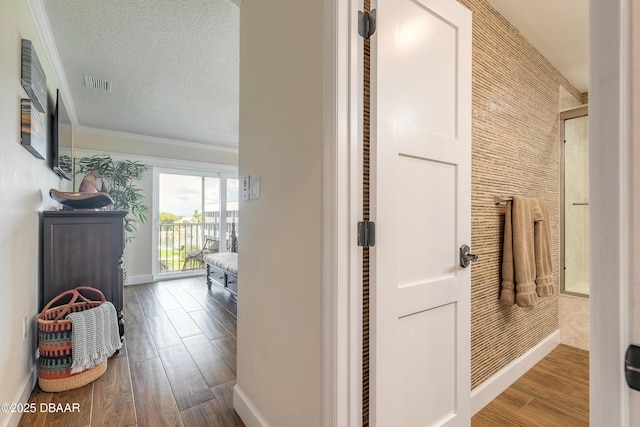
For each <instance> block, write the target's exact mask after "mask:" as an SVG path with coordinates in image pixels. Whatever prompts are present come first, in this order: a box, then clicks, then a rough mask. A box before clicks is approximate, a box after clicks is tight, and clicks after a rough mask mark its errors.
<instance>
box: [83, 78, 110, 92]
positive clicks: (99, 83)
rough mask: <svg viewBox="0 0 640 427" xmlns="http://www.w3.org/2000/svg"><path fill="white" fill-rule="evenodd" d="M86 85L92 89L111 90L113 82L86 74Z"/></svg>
mask: <svg viewBox="0 0 640 427" xmlns="http://www.w3.org/2000/svg"><path fill="white" fill-rule="evenodd" d="M84 85H85V86H86V87H88V88H91V89H98V90H103V91H105V92H111V82H110V81H107V80H104V79H99V78H97V77H90V76H84Z"/></svg>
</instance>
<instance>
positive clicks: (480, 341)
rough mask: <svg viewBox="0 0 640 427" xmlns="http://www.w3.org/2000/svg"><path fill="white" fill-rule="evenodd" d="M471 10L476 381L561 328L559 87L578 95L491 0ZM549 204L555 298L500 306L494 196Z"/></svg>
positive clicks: (474, 3) (498, 217)
mask: <svg viewBox="0 0 640 427" xmlns="http://www.w3.org/2000/svg"><path fill="white" fill-rule="evenodd" d="M459 2H460V3H462V4H464V5H465V6H467V7H468V8H469V9H471V11H472V12H473V71H472V79H473V83H472V101H473V118H472V120H473V121H472V129H473V130H472V189H471V190H472V193H471V197H472V239H471V240H472V247H473V250H474V252H475V253H477V254H478V255H479V261H478V262H477V263H475V264H474V265H473V270H472V276H471V277H472V279H471V282H472V283H471V301H472V308H471V351H472V357H471V383H472V384H471V385H472V388H475V387H476V386H478V385H479V384H481V383H482V382H483V381H485V380H487V379H488V378H489V377H491V376H492V375H493V374H495V373H496V372H498V371H499V370H500V369H501V368H503V367H504V366H505V365H507V364H508V363H509V362H511V361H513V360H515V359H516V358H518V357H520V356H521V355H523V354H524V353H525V352H527V351H528V350H529V349H531V348H532V347H534V346H535V345H536V344H537V343H539V342H540V341H541V340H542V339H543V338H545V337H547V336H548V335H549V334H551V333H552V332H554V331H555V330H557V329H558V292H559V278H560V276H559V245H560V240H559V239H560V210H559V208H560V147H559V142H558V141H559V139H558V138H559V120H558V113H559V101H560V100H559V87H560V85H561V84H562V85H563V86H564V87H565V88H567V89H568V90H569V92H570V93H571V94H572V95H573V96H574V97H575V98H576V99H581V94H580V93H579V92H578V91H577V90H576V89H575V88H573V87H572V86H571V84H570V83H568V82H567V81H566V79H565V78H564V77H563V76H562V75H560V73H559V72H558V71H557V70H556V69H555V68H554V67H553V66H552V65H551V64H550V63H549V62H548V61H547V60H546V59H545V58H544V57H543V56H542V55H541V54H540V53H539V52H538V51H537V50H536V49H535V48H534V47H533V46H532V45H531V44H530V43H529V42H528V41H527V40H526V39H525V38H524V37H523V36H522V35H520V33H519V32H518V31H517V30H516V29H515V28H514V27H513V26H512V25H511V24H509V22H508V21H507V20H506V19H505V18H503V17H502V16H501V15H500V14H499V13H498V12H497V11H496V10H495V9H494V8H493V6H491V5H490V4H489V2H487V1H486V0H459ZM496 194H497V195H504V196H512V195H522V196H529V197H539V198H542V199H544V200H546V201H548V202H549V205H550V214H551V236H552V243H553V269H554V283H555V287H556V295H554V296H553V297H548V298H543V299H540V302H539V304H538V305H537V306H536V307H533V308H521V307H517V306H513V307H501V306H500V305H499V304H498V296H499V292H500V280H501V278H500V266H501V259H502V236H503V224H504V204H503V205H498V206H497V205H495V204H494V201H493V196H494V195H496Z"/></svg>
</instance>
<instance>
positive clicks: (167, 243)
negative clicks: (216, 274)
mask: <svg viewBox="0 0 640 427" xmlns="http://www.w3.org/2000/svg"><path fill="white" fill-rule="evenodd" d="M233 213H235V212H233ZM230 214H232V212H230ZM227 218H228V219H227V221H228V222H227V236H229V235H230V233H231V224H232V221H233V222H235V223H236V224H237V221H238V216H237V213H236V214H235V215H228V216H227ZM207 219H208V218H207ZM207 238H211V239H214V240H217V241H220V223H218V222H205V223H204V224H203V223H168V224H160V228H159V236H158V254H157V256H158V260H159V270H160V273H168V272H174V271H181V270H182V268H183V266H184V260H185V254H187V253H188V252H189V251H194V250H200V249H202V246H203V245H204V242H205V240H206V239H207ZM199 267H200V266H198V265H195V264H194V265H187V268H188V269H193V268H199Z"/></svg>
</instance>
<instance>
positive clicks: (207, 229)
mask: <svg viewBox="0 0 640 427" xmlns="http://www.w3.org/2000/svg"><path fill="white" fill-rule="evenodd" d="M154 175H155V176H156V183H157V185H156V198H155V200H156V201H157V202H156V203H154V220H155V221H156V225H157V233H156V235H155V236H154V240H155V242H154V252H155V253H154V271H155V275H157V276H168V275H177V274H184V273H187V272H194V271H197V270H201V269H202V268H204V265H203V263H202V262H201V257H198V256H196V255H198V254H199V253H201V252H203V251H204V252H207V253H211V252H227V251H230V250H233V249H235V248H232V247H231V246H232V245H231V243H232V241H234V239H232V237H233V236H232V233H233V232H235V235H237V233H238V232H239V230H238V219H239V216H238V179H237V178H236V177H233V176H231V175H227V174H222V173H206V174H205V173H202V172H188V171H183V170H169V169H158V170H157V171H156V172H155V174H154Z"/></svg>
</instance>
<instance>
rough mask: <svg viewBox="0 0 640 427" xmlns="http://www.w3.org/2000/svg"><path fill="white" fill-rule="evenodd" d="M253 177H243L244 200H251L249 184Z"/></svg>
mask: <svg viewBox="0 0 640 427" xmlns="http://www.w3.org/2000/svg"><path fill="white" fill-rule="evenodd" d="M250 180H251V177H250V176H249V175H247V176H243V177H242V200H249V196H250V194H249V182H250Z"/></svg>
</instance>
